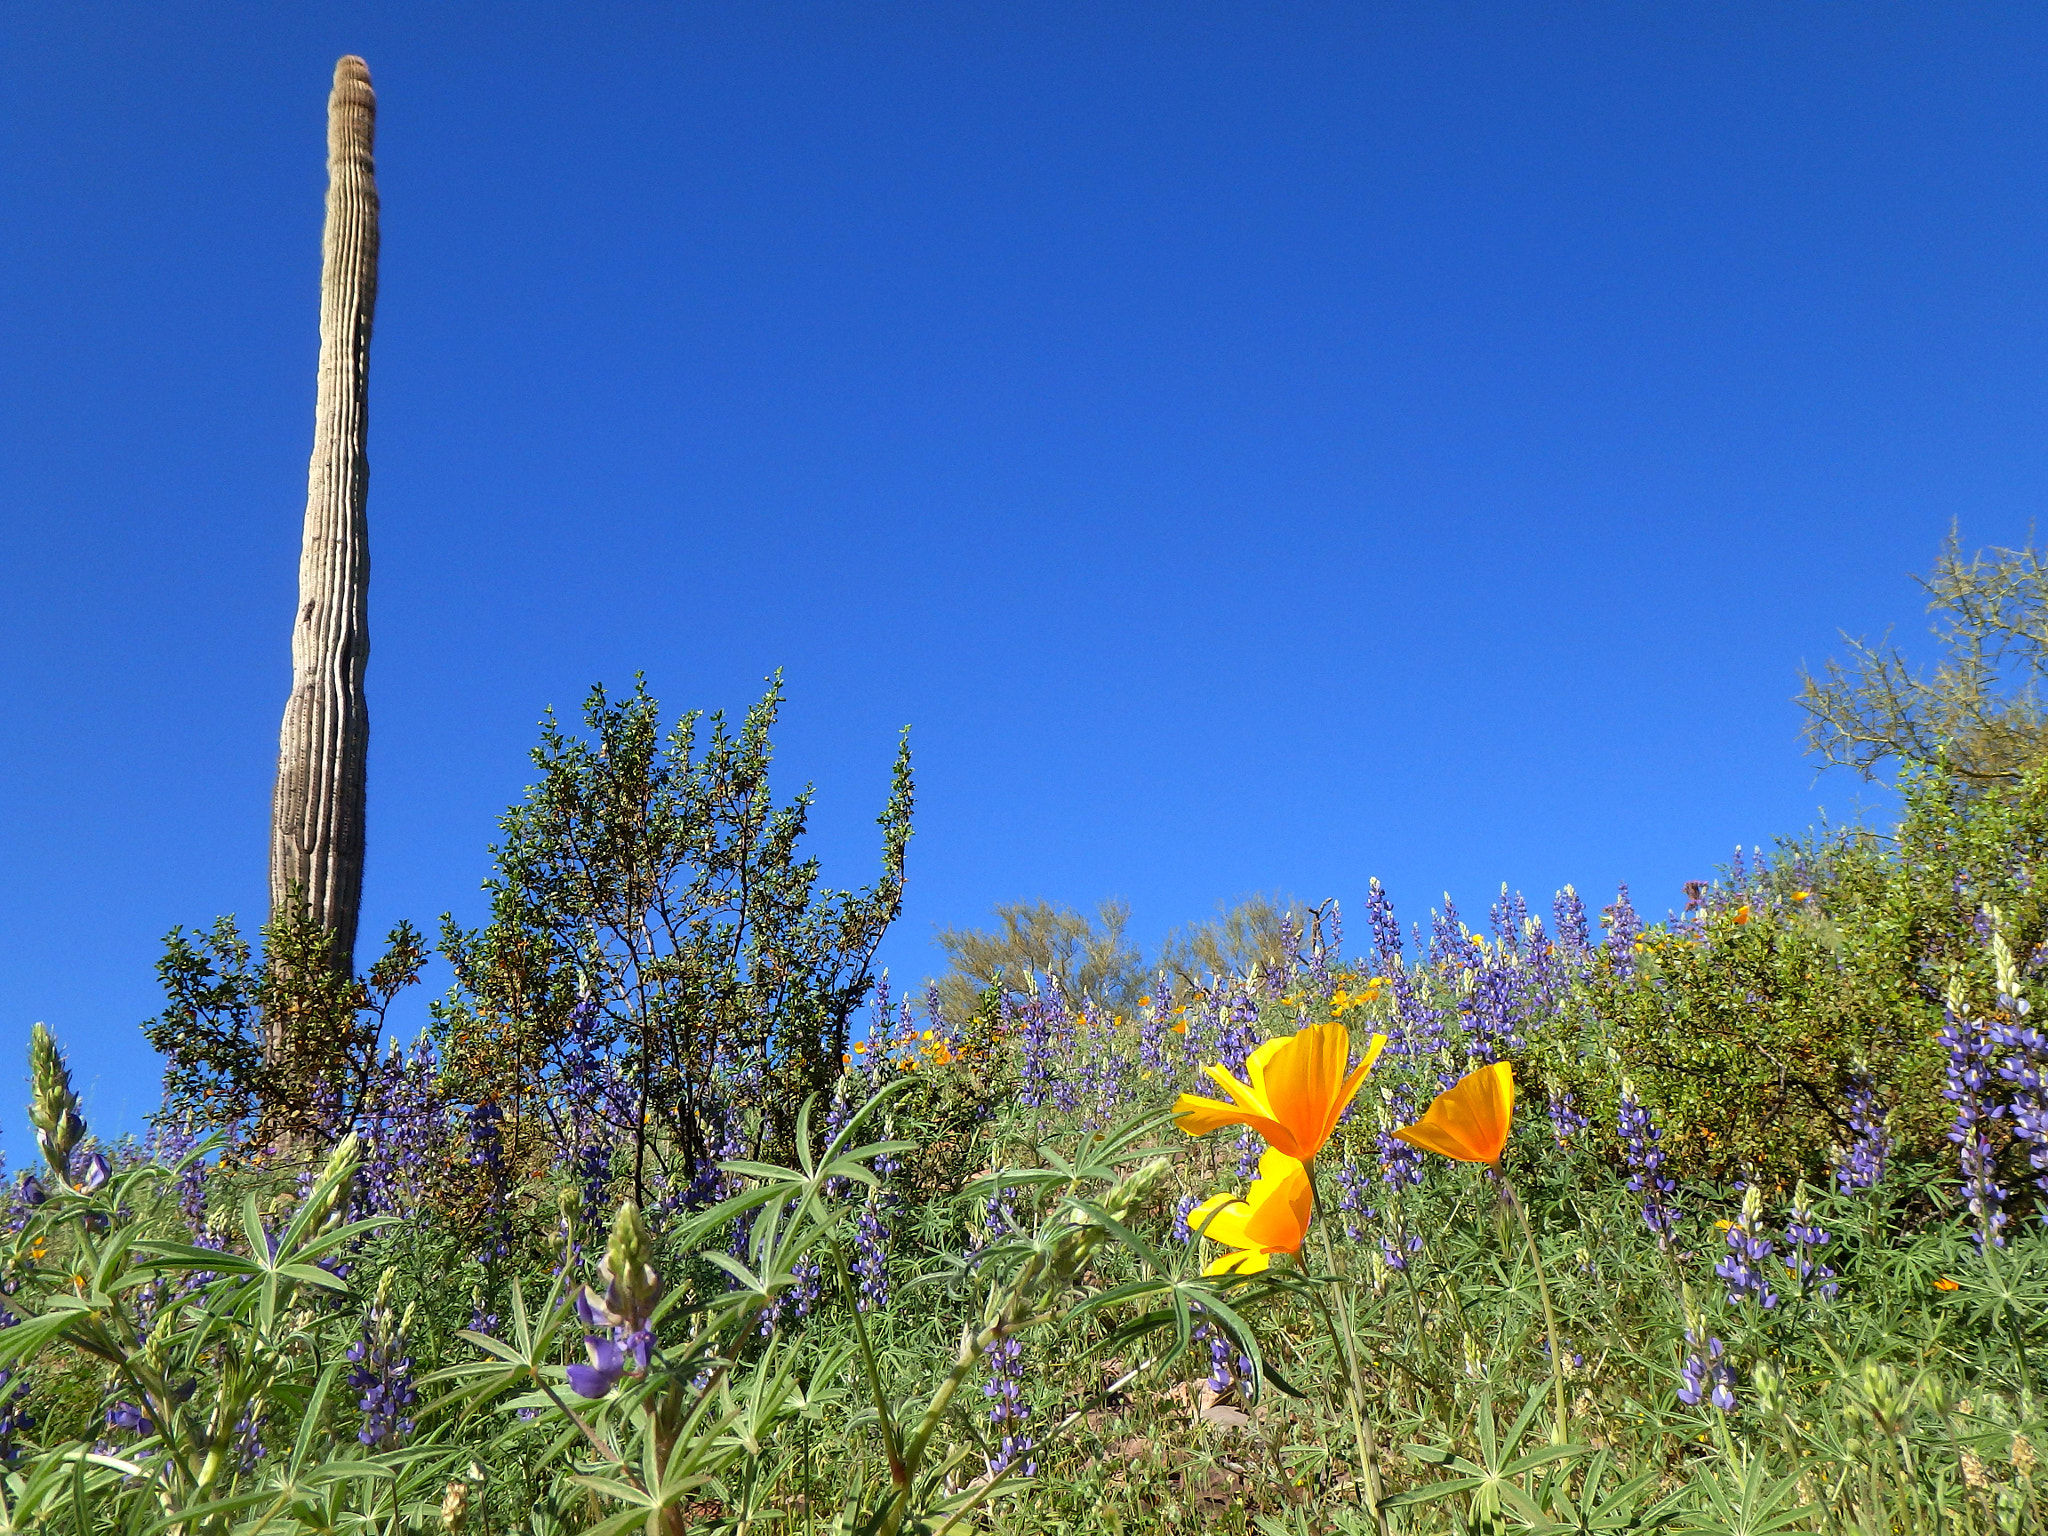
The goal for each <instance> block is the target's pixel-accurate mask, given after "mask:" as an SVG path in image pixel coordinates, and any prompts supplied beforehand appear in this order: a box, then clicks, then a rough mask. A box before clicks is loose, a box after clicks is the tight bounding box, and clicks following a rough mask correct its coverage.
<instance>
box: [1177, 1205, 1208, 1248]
mask: <svg viewBox="0 0 2048 1536" xmlns="http://www.w3.org/2000/svg"><path fill="white" fill-rule="evenodd" d="M1201 1203H1202V1197H1201V1196H1200V1195H1182V1196H1181V1197H1180V1203H1179V1204H1178V1205H1176V1206H1175V1207H1174V1208H1173V1240H1174V1241H1175V1242H1177V1243H1180V1244H1182V1245H1183V1246H1185V1245H1186V1244H1188V1243H1192V1242H1193V1241H1194V1240H1195V1232H1194V1228H1192V1227H1190V1226H1189V1225H1188V1218H1189V1217H1190V1216H1192V1215H1194V1214H1195V1207H1196V1206H1198V1205H1200V1204H1201Z"/></svg>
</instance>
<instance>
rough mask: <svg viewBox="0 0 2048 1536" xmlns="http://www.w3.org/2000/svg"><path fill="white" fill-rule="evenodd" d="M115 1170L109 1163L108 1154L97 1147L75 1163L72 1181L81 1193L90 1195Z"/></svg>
mask: <svg viewBox="0 0 2048 1536" xmlns="http://www.w3.org/2000/svg"><path fill="white" fill-rule="evenodd" d="M113 1172H114V1170H113V1169H112V1168H111V1167H110V1166H109V1165H108V1163H107V1154H106V1153H104V1152H101V1151H98V1150H97V1149H95V1150H94V1151H91V1152H88V1153H86V1154H85V1156H84V1157H82V1158H80V1159H79V1160H78V1161H77V1162H76V1163H75V1164H74V1165H73V1168H72V1174H71V1182H72V1184H73V1185H74V1186H75V1187H76V1188H77V1189H78V1190H79V1191H80V1192H81V1193H84V1194H88V1195H89V1194H92V1193H93V1192H94V1191H95V1190H97V1189H98V1188H99V1187H100V1186H101V1185H102V1184H104V1183H106V1182H107V1180H108V1179H109V1178H111V1177H112V1176H113Z"/></svg>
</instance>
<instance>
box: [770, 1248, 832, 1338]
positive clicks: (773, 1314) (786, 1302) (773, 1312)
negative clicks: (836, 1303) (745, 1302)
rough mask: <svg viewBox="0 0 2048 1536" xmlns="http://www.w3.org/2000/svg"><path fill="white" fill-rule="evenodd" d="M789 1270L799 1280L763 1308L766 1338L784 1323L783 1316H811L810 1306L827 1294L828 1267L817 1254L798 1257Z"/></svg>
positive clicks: (798, 1317) (796, 1317) (813, 1305)
mask: <svg viewBox="0 0 2048 1536" xmlns="http://www.w3.org/2000/svg"><path fill="white" fill-rule="evenodd" d="M790 1274H791V1275H792V1276H793V1277H794V1278H795V1280H796V1284H794V1285H792V1286H790V1287H789V1288H788V1289H787V1290H785V1291H783V1292H782V1293H781V1294H779V1295H778V1296H777V1297H776V1298H775V1299H774V1300H773V1301H771V1302H770V1303H769V1304H768V1305H767V1306H765V1307H763V1308H762V1309H761V1337H762V1338H764V1339H765V1338H766V1337H768V1335H769V1334H771V1333H773V1332H774V1331H775V1330H776V1329H777V1328H778V1327H780V1326H781V1325H782V1321H783V1319H784V1318H795V1319H797V1320H798V1321H801V1320H802V1319H804V1318H806V1317H809V1316H810V1315H811V1309H812V1308H813V1307H815V1306H816V1305H817V1304H818V1300H819V1298H820V1297H821V1296H823V1295H824V1294H825V1267H824V1265H823V1264H821V1263H819V1261H818V1260H817V1258H816V1257H815V1256H813V1255H811V1254H806V1255H804V1257H802V1258H800V1259H798V1260H797V1261H796V1263H795V1264H793V1265H792V1266H790Z"/></svg>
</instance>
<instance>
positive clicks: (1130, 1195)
mask: <svg viewBox="0 0 2048 1536" xmlns="http://www.w3.org/2000/svg"><path fill="white" fill-rule="evenodd" d="M1172 1167H1173V1162H1172V1160H1171V1159H1170V1158H1164V1157H1161V1158H1155V1159H1154V1160H1153V1161H1151V1162H1149V1163H1147V1164H1145V1165H1144V1167H1142V1168H1139V1169H1137V1170H1135V1171H1134V1172H1131V1173H1127V1174H1125V1175H1124V1176H1123V1178H1121V1179H1119V1180H1118V1181H1117V1182H1116V1183H1115V1184H1114V1185H1113V1186H1112V1187H1111V1188H1110V1190H1109V1192H1108V1193H1107V1194H1105V1195H1104V1196H1103V1197H1102V1199H1101V1200H1100V1201H1098V1202H1097V1204H1099V1205H1100V1206H1101V1207H1102V1209H1103V1211H1104V1212H1105V1213H1106V1214H1107V1215H1109V1216H1111V1217H1113V1218H1115V1219H1116V1220H1117V1221H1126V1220H1128V1219H1129V1218H1130V1216H1131V1214H1132V1213H1133V1212H1135V1211H1137V1210H1139V1209H1141V1208H1142V1207H1143V1206H1144V1205H1145V1204H1146V1203H1147V1202H1148V1201H1149V1200H1150V1199H1151V1198H1152V1196H1153V1195H1154V1194H1155V1193H1156V1192H1157V1191H1158V1189H1159V1187H1160V1185H1162V1184H1163V1183H1165V1182H1166V1176H1167V1173H1168V1172H1169V1171H1170V1170H1171V1169H1172ZM1074 1219H1075V1230H1073V1231H1071V1232H1069V1233H1067V1234H1066V1236H1064V1237H1062V1238H1061V1239H1060V1243H1059V1248H1058V1250H1057V1251H1056V1252H1055V1254H1054V1256H1053V1271H1054V1273H1056V1274H1057V1275H1058V1276H1059V1277H1060V1278H1061V1279H1069V1278H1071V1277H1072V1276H1074V1275H1076V1274H1078V1273H1079V1272H1080V1269H1081V1266H1082V1265H1083V1264H1085V1263H1087V1261H1088V1256H1089V1255H1090V1254H1092V1253H1093V1252H1094V1251H1095V1250H1096V1249H1097V1248H1099V1247H1101V1246H1102V1240H1103V1239H1104V1238H1106V1237H1107V1236H1108V1235H1109V1232H1108V1230H1107V1229H1106V1228H1104V1227H1103V1226H1101V1225H1100V1224H1099V1223H1097V1222H1096V1221H1095V1219H1094V1218H1093V1217H1090V1216H1085V1215H1081V1214H1079V1213H1078V1212H1077V1213H1076V1215H1075V1218H1074Z"/></svg>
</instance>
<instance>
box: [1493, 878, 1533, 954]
mask: <svg viewBox="0 0 2048 1536" xmlns="http://www.w3.org/2000/svg"><path fill="white" fill-rule="evenodd" d="M1486 915H1487V921H1488V923H1489V924H1490V925H1491V927H1492V929H1493V943H1494V948H1496V949H1498V950H1500V951H1501V952H1502V953H1503V954H1509V955H1519V954H1521V953H1522V946H1523V945H1524V944H1525V943H1526V942H1527V941H1528V938H1529V903H1528V902H1527V901H1526V900H1525V899H1524V898H1523V896H1522V893H1521V892H1520V891H1514V892H1512V893H1511V892H1510V891H1509V890H1508V887H1507V884H1506V882H1505V881H1503V882H1502V884H1501V888H1500V897H1499V899H1498V900H1496V901H1495V902H1494V904H1493V906H1492V908H1491V909H1490V910H1489V911H1488V912H1487V914H1486Z"/></svg>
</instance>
